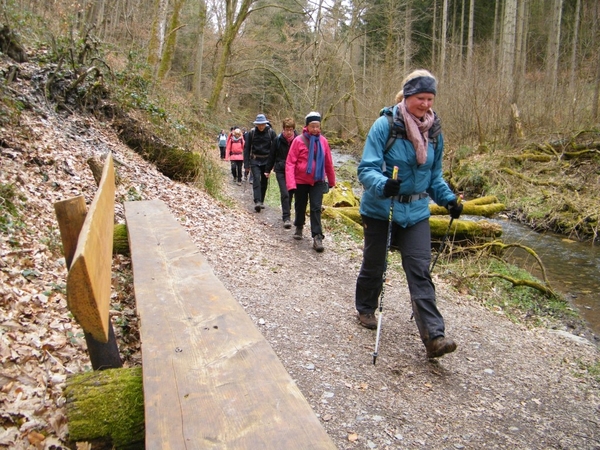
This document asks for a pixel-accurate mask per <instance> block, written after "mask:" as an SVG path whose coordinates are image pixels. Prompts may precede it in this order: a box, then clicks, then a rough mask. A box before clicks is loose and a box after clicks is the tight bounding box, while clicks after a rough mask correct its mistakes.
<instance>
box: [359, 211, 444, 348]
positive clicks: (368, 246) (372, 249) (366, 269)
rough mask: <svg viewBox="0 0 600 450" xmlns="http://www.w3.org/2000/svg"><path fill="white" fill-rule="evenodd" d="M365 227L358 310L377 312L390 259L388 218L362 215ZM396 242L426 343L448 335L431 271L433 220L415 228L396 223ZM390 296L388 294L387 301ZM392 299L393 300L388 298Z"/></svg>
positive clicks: (419, 327)
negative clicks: (387, 259)
mask: <svg viewBox="0 0 600 450" xmlns="http://www.w3.org/2000/svg"><path fill="white" fill-rule="evenodd" d="M362 220H363V229H364V236H365V238H364V239H365V240H364V250H363V261H362V265H361V268H360V273H359V275H358V279H357V280H356V297H355V303H356V310H357V311H358V312H360V313H373V312H374V311H375V310H376V309H377V307H378V306H379V295H380V294H381V288H382V286H383V278H382V277H383V271H384V268H385V261H386V246H387V233H388V221H387V220H380V219H373V218H371V217H367V216H362ZM392 244H393V245H394V246H397V247H398V249H399V250H400V255H401V256H402V267H403V269H404V273H405V274H406V281H407V282H408V289H409V291H410V299H411V304H412V309H413V314H414V318H415V322H416V323H417V328H418V329H419V334H420V336H421V339H422V340H423V342H427V341H429V340H432V339H435V338H437V337H441V336H444V331H445V330H444V318H443V317H442V315H441V313H440V312H439V310H438V309H437V305H436V301H435V286H434V284H433V281H432V280H431V275H430V273H429V264H430V262H431V231H430V229H429V220H428V219H426V220H422V221H421V222H419V223H417V224H415V225H413V226H412V227H408V228H402V227H399V226H397V225H396V224H393V226H392ZM389 298H390V297H386V300H387V299H389ZM387 301H389V300H387Z"/></svg>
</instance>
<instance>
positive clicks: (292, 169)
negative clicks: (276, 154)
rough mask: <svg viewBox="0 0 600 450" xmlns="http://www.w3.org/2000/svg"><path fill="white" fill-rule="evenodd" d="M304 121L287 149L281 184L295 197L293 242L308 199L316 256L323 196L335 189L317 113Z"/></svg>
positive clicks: (299, 236) (298, 235)
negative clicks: (300, 129) (297, 134)
mask: <svg viewBox="0 0 600 450" xmlns="http://www.w3.org/2000/svg"><path fill="white" fill-rule="evenodd" d="M305 120H306V126H305V127H304V129H303V130H302V134H300V135H299V136H298V137H296V138H295V139H294V141H293V142H292V145H291V146H290V151H289V153H288V156H287V159H286V162H285V181H286V184H287V188H288V192H289V193H290V195H293V196H294V198H295V200H294V205H295V210H296V218H295V220H294V225H295V226H296V232H295V233H294V239H297V240H300V239H302V228H303V227H304V222H305V221H306V205H307V203H308V202H309V200H310V231H311V234H312V237H313V248H314V249H315V250H316V251H317V252H319V253H320V252H322V251H323V250H324V249H325V248H324V247H323V228H322V227H321V206H322V205H323V194H325V193H326V192H328V191H329V187H334V186H335V172H334V170H333V159H332V157H331V149H330V148H329V142H327V139H326V138H325V136H323V135H322V134H321V114H319V113H318V112H314V111H313V112H310V113H308V115H307V116H306V119H305ZM326 179H327V181H326ZM328 182H329V184H328Z"/></svg>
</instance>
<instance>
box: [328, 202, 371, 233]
mask: <svg viewBox="0 0 600 450" xmlns="http://www.w3.org/2000/svg"><path fill="white" fill-rule="evenodd" d="M321 216H322V217H323V218H324V219H330V220H333V221H336V222H338V223H342V224H344V225H345V226H347V227H348V228H351V229H353V230H355V231H356V232H357V233H359V234H362V232H363V229H362V218H361V216H360V214H359V212H358V207H354V208H332V207H330V206H325V207H323V212H322V213H321Z"/></svg>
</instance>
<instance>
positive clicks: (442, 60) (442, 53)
mask: <svg viewBox="0 0 600 450" xmlns="http://www.w3.org/2000/svg"><path fill="white" fill-rule="evenodd" d="M447 30H448V0H444V5H443V8H442V28H441V29H440V33H441V34H442V39H441V48H440V68H439V71H440V79H441V80H443V79H444V78H445V76H446V34H447Z"/></svg>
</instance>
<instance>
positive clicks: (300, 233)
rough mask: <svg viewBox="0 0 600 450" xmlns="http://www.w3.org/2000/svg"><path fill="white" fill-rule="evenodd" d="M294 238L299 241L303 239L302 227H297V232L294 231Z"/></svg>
mask: <svg viewBox="0 0 600 450" xmlns="http://www.w3.org/2000/svg"><path fill="white" fill-rule="evenodd" d="M294 239H296V240H297V241H299V240H300V239H302V227H296V232H295V233H294Z"/></svg>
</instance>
